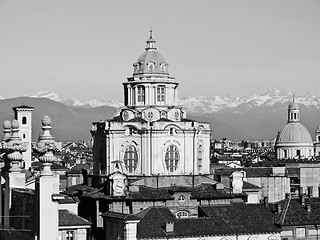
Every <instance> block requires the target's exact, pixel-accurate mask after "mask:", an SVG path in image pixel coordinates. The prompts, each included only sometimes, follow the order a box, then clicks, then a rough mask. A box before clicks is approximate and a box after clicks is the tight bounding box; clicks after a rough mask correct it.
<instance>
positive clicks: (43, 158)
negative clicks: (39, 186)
mask: <svg viewBox="0 0 320 240" xmlns="http://www.w3.org/2000/svg"><path fill="white" fill-rule="evenodd" d="M41 123H42V130H43V133H42V135H40V136H39V139H38V141H37V142H36V143H35V144H34V145H33V147H32V148H33V150H34V151H35V152H36V153H37V154H38V159H39V161H40V162H42V163H43V170H42V172H41V175H42V176H51V175H53V174H52V171H51V165H52V163H53V162H55V161H56V160H57V158H56V156H55V152H57V151H59V148H58V147H57V143H56V142H55V141H54V137H53V136H52V135H51V133H50V129H51V119H50V117H49V116H44V117H43V119H42V121H41Z"/></svg>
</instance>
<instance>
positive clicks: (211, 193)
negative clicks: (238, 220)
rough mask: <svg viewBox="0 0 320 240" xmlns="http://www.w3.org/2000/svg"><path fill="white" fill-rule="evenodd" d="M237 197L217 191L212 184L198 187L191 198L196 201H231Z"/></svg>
mask: <svg viewBox="0 0 320 240" xmlns="http://www.w3.org/2000/svg"><path fill="white" fill-rule="evenodd" d="M239 196H240V195H239ZM239 196H238V197H239ZM235 197H236V196H235V195H234V194H232V193H228V192H227V191H225V190H222V189H215V188H214V186H213V185H210V184H202V185H200V186H197V187H195V188H194V189H193V191H192V193H191V198H194V199H231V198H235Z"/></svg>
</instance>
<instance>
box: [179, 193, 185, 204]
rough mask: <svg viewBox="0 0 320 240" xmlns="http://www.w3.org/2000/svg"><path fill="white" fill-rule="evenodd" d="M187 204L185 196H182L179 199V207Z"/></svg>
mask: <svg viewBox="0 0 320 240" xmlns="http://www.w3.org/2000/svg"><path fill="white" fill-rule="evenodd" d="M185 203H186V197H185V196H184V195H180V196H179V197H178V204H179V205H183V204H185Z"/></svg>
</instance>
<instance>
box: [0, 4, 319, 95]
mask: <svg viewBox="0 0 320 240" xmlns="http://www.w3.org/2000/svg"><path fill="white" fill-rule="evenodd" d="M151 26H152V28H153V30H154V38H155V39H156V41H157V47H158V50H159V52H160V53H161V54H162V55H163V56H164V57H165V59H166V60H167V61H168V62H169V64H170V66H169V67H170V69H169V70H170V74H171V75H173V76H174V77H176V80H177V81H178V82H180V87H179V95H180V97H184V96H197V95H207V96H210V95H224V94H227V93H231V94H233V95H236V96H240V95H247V94H251V93H263V92H266V91H267V90H268V89H271V88H280V89H286V90H292V91H296V92H312V93H314V94H316V95H320V94H318V89H320V1H311V0H300V1H295V0H281V1H279V0H274V1H270V0H268V1H267V0H266V1H262V0H261V1H257V0H246V1H240V0H235V1H227V0H222V1H215V0H208V1H194V0H193V1H187V0H181V1H178V0H175V1H173V0H168V1H167V0H162V1H150V0H146V1H140V0H137V1H132V0H127V1H120V0H118V1H106V0H54V1H53V0H27V1H26V0H0V34H1V37H0V86H1V87H0V95H2V96H6V97H10V96H18V95H28V94H32V93H36V92H39V91H42V90H53V91H54V92H56V93H57V94H58V95H59V96H61V97H65V98H78V99H81V100H89V99H105V100H107V99H117V100H122V94H123V91H122V82H124V81H126V78H127V77H129V76H131V74H132V72H133V67H132V64H133V63H134V62H135V61H136V60H137V59H138V57H139V56H140V54H141V53H142V52H143V51H144V48H145V41H146V40H147V38H148V34H149V29H150V27H151Z"/></svg>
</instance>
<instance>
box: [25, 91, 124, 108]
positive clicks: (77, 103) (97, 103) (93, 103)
mask: <svg viewBox="0 0 320 240" xmlns="http://www.w3.org/2000/svg"><path fill="white" fill-rule="evenodd" d="M28 97H33V98H49V99H51V100H53V101H56V102H60V103H63V104H65V105H67V106H71V107H86V108H91V107H101V106H110V107H115V108H119V107H121V106H123V103H121V102H119V101H116V100H109V101H104V100H90V101H81V100H78V99H65V98H60V97H59V96H58V95H57V94H56V93H54V92H52V91H49V90H47V91H42V92H39V93H35V94H32V95H30V96H28Z"/></svg>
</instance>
